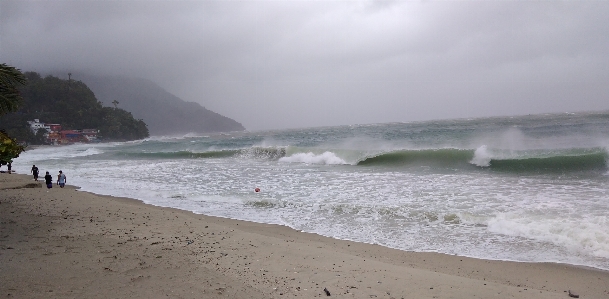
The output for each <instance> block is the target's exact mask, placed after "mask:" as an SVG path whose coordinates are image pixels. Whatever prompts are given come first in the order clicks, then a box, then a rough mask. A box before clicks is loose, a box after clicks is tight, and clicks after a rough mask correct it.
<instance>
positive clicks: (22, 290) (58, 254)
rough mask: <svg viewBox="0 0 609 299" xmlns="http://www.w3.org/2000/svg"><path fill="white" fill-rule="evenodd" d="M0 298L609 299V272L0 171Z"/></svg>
mask: <svg viewBox="0 0 609 299" xmlns="http://www.w3.org/2000/svg"><path fill="white" fill-rule="evenodd" d="M0 265H1V269H2V270H1V271H0V297H1V298H288V297H301V298H315V297H330V298H570V295H569V291H571V293H572V294H571V295H572V296H573V297H575V296H579V298H609V271H601V270H597V269H590V268H583V267H575V266H570V265H562V264H553V263H517V262H505V261H487V260H478V259H471V258H466V257H459V256H449V255H443V254H436V253H412V252H404V251H399V250H394V249H389V248H384V247H381V246H377V245H372V244H362V243H355V242H350V241H342V240H336V239H332V238H327V237H322V236H318V235H315V234H309V233H303V232H298V231H295V230H293V229H290V228H287V227H282V226H278V225H267V224H258V223H252V222H244V221H237V220H231V219H223V218H216V217H208V216H203V215H197V214H193V213H191V212H186V211H181V210H176V209H171V208H161V207H155V206H151V205H146V204H143V203H141V202H139V201H137V200H132V199H127V198H115V197H108V196H99V195H95V194H90V193H87V192H81V191H78V190H77V188H75V187H73V186H66V188H63V189H62V188H59V186H57V185H54V186H53V188H52V189H50V190H49V189H47V188H46V187H43V183H42V182H40V181H39V182H34V181H33V179H32V177H31V176H29V175H20V174H6V173H1V174H0Z"/></svg>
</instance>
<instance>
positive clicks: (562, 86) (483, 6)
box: [0, 0, 609, 130]
mask: <svg viewBox="0 0 609 299" xmlns="http://www.w3.org/2000/svg"><path fill="white" fill-rule="evenodd" d="M608 12H609V2H606V1H578V2H575V1H457V2H448V1H442V2H435V1H169V0H166V1H61V0H58V1H21V0H20V1H14V0H5V1H3V2H1V3H0V57H1V59H2V61H3V62H6V63H9V64H12V65H14V66H17V67H19V68H21V69H23V70H36V71H41V72H44V71H47V70H52V69H73V70H84V71H89V72H96V73H105V74H121V75H130V76H137V77H143V78H147V79H151V80H153V81H155V82H157V83H158V84H159V85H161V86H163V87H164V88H166V89H167V90H168V91H170V92H172V93H174V94H176V95H177V96H179V97H181V98H182V99H184V100H187V101H194V102H199V103H201V104H202V105H203V106H205V107H207V108H208V109H211V110H214V111H216V112H218V113H220V114H223V115H226V116H228V117H231V118H234V119H236V120H237V121H240V122H242V123H243V124H244V125H245V126H246V127H247V128H248V129H254V130H255V129H272V128H288V127H309V126H326V125H341V124H356V123H378V122H393V121H415V120H426V119H437V118H456V117H479V116H492V115H511V114H531V113H545V112H565V111H582V110H601V109H602V110H604V109H609V101H607V95H608V94H609V93H608V92H609V87H608V85H609V84H607V82H609V58H608V56H607V55H606V53H607V52H608V50H609V24H608V20H607V18H606V16H607V15H608Z"/></svg>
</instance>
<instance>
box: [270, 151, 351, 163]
mask: <svg viewBox="0 0 609 299" xmlns="http://www.w3.org/2000/svg"><path fill="white" fill-rule="evenodd" d="M279 161H280V162H292V163H306V164H325V165H336V164H348V163H347V162H345V160H343V159H341V158H339V157H337V156H336V155H335V154H334V153H332V152H324V153H323V154H321V155H316V154H314V153H310V152H309V153H297V154H293V155H291V156H289V157H283V158H281V159H279Z"/></svg>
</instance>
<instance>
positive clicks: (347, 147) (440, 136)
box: [13, 112, 609, 270]
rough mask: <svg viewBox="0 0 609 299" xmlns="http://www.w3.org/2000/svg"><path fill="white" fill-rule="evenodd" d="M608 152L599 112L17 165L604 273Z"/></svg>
mask: <svg viewBox="0 0 609 299" xmlns="http://www.w3.org/2000/svg"><path fill="white" fill-rule="evenodd" d="M608 149H609V112H603V113H577V114H552V115H532V116H520V117H504V118H480V119H458V120H441V121H428V122H413V123H385V124H370V125H353V126H339V127H321V128H306V129H293V130H282V131H263V132H237V133H229V134H218V135H209V136H196V135H186V136H180V137H152V138H149V139H146V140H141V141H135V142H124V143H106V144H77V145H70V146H60V147H42V148H37V149H33V150H28V151H26V152H25V153H23V154H22V155H21V157H19V158H18V159H16V161H15V162H14V163H13V165H14V168H15V169H17V171H19V172H21V173H29V168H30V167H31V165H32V164H36V165H37V166H38V167H39V168H40V170H41V171H42V173H44V172H45V171H50V172H51V173H52V174H54V175H56V174H57V172H58V171H59V170H60V169H61V170H63V171H64V173H66V174H67V177H68V183H69V184H73V185H77V186H80V187H81V188H82V189H81V190H84V191H89V192H93V193H98V194H105V195H113V196H124V197H131V198H136V199H140V200H142V201H144V202H146V203H149V204H152V205H157V206H165V207H174V208H179V209H183V210H189V211H193V212H195V213H200V214H205V215H213V216H220V217H227V218H234V219H241V220H249V221H255V222H262V223H272V224H281V225H286V226H289V227H292V228H294V229H297V230H301V231H306V232H312V233H317V234H320V235H324V236H329V237H334V238H339V239H347V240H353V241H359V242H365V243H373V244H379V245H382V246H386V247H391V248H396V249H400V250H405V251H417V252H440V253H447V254H456V255H461V256H469V257H475V258H483V259H497V260H511V261H525V262H557V263H568V264H574V265H583V266H590V267H595V268H599V269H605V270H609V167H608V166H609V150H608ZM255 188H260V189H261V191H260V192H254V189H255Z"/></svg>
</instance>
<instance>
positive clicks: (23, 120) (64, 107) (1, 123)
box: [0, 72, 149, 144]
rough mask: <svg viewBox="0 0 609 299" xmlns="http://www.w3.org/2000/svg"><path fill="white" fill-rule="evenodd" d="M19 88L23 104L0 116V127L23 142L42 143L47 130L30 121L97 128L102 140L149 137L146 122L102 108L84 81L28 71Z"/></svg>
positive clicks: (78, 127) (73, 127)
mask: <svg viewBox="0 0 609 299" xmlns="http://www.w3.org/2000/svg"><path fill="white" fill-rule="evenodd" d="M24 77H25V78H26V79H27V84H25V85H23V86H21V87H20V88H19V93H20V95H21V97H22V99H23V100H22V105H21V106H19V108H18V109H13V110H12V113H8V114H5V115H2V116H0V128H3V129H4V130H5V131H6V132H7V133H8V134H9V135H11V136H13V137H15V138H17V140H19V141H20V142H26V143H28V144H43V143H44V142H45V138H44V133H45V130H38V132H37V133H36V134H35V133H34V132H33V131H32V130H31V129H30V127H29V125H28V123H27V121H31V120H34V119H40V120H41V121H42V122H45V123H55V124H60V125H61V127H62V129H63V130H75V129H97V130H99V135H98V136H99V138H100V140H102V141H114V140H120V141H127V140H136V139H142V138H146V137H148V136H149V132H148V128H147V125H146V123H145V122H144V121H143V120H141V119H135V118H134V117H133V115H132V114H131V113H130V112H127V111H125V110H123V109H121V108H117V107H103V105H102V103H101V102H100V101H98V100H97V98H96V97H95V95H94V94H93V92H92V91H91V90H90V89H89V87H87V85H85V83H83V82H82V81H76V80H72V79H68V80H64V79H60V78H57V77H54V76H46V77H44V78H43V77H42V76H41V75H40V74H38V73H36V72H26V73H24Z"/></svg>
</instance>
